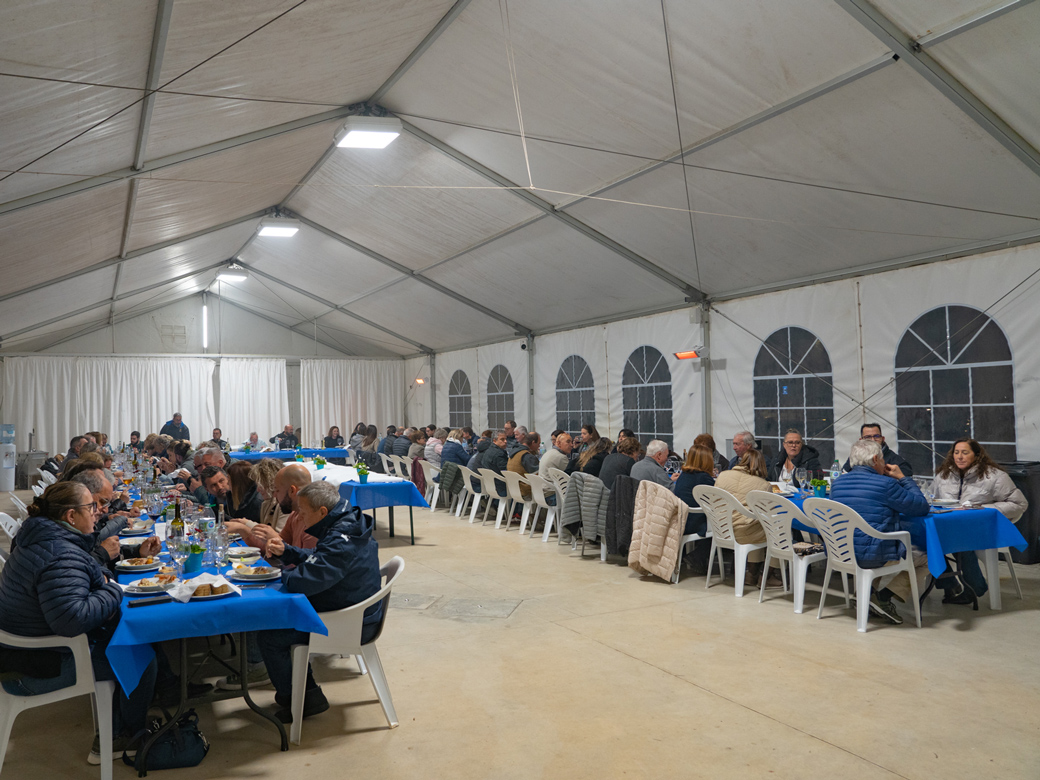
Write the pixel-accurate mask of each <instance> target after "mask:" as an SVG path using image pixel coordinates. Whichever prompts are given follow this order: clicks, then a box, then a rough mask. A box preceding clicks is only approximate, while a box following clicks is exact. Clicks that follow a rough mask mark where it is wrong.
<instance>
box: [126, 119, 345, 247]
mask: <svg viewBox="0 0 1040 780" xmlns="http://www.w3.org/2000/svg"><path fill="white" fill-rule="evenodd" d="M331 132H332V128H331V126H330V124H329V123H324V124H320V125H314V126H313V127H308V128H305V129H303V130H297V131H295V132H292V133H285V134H283V135H280V136H276V137H273V138H265V139H264V140H262V141H254V142H253V143H249V144H243V145H242V146H236V147H235V148H233V149H229V150H227V151H224V152H220V153H217V154H211V155H207V156H206V157H201V158H199V159H197V160H192V161H190V162H186V163H181V164H180V165H172V166H170V167H168V168H163V169H162V170H160V171H157V172H156V173H154V174H152V175H151V176H149V177H145V178H142V179H141V186H140V189H139V191H138V195H137V207H136V209H135V210H134V225H133V230H132V231H131V233H130V248H131V249H135V248H137V247H142V246H148V245H150V244H157V243H160V242H162V241H167V240H169V239H171V238H176V237H177V236H178V235H184V234H187V233H193V232H195V231H198V230H203V229H205V228H207V227H210V226H213V225H219V224H221V223H223V222H228V221H230V220H232V219H234V218H235V217H239V216H242V215H243V214H249V213H251V212H254V211H260V210H262V209H264V208H267V207H269V206H274V205H275V204H276V203H278V202H280V201H281V200H282V198H284V197H285V196H286V195H287V194H288V193H289V191H290V190H291V189H292V188H293V186H294V185H295V184H296V183H297V182H299V181H300V179H302V178H303V176H304V174H306V173H307V171H308V170H309V169H310V168H311V166H312V165H314V163H315V161H316V160H317V159H318V157H320V156H321V154H322V152H324V151H325V149H326V148H328V146H329V143H330V138H331Z"/></svg>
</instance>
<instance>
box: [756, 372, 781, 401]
mask: <svg viewBox="0 0 1040 780" xmlns="http://www.w3.org/2000/svg"><path fill="white" fill-rule="evenodd" d="M776 404H777V400H776V380H775V379H756V380H755V407H756V408H762V407H769V406H776Z"/></svg>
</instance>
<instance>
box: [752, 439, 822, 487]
mask: <svg viewBox="0 0 1040 780" xmlns="http://www.w3.org/2000/svg"><path fill="white" fill-rule="evenodd" d="M745 454H746V453H745ZM822 468H823V466H821V465H820V453H819V452H818V451H817V449H816V448H815V447H810V446H809V445H808V444H806V443H805V442H804V441H802V434H801V432H799V431H798V429H797V428H788V429H787V432H786V433H785V434H784V449H783V452H781V453H780V457H779V458H777V461H776V464H775V465H774V466H773V469H774V471H775V474H776V479H774V478H773V476H772V475H770V477H769V479H770V480H771V481H774V482H775V481H776V480H780V481H781V482H790V483H792V484H793V485H794V486H795V487H801V485H799V484H798V480H797V479H796V478H795V475H794V473H795V471H796V470H797V469H805V470H806V471H809V472H815V471H819V470H820V469H822Z"/></svg>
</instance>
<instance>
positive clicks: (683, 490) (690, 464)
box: [675, 436, 715, 536]
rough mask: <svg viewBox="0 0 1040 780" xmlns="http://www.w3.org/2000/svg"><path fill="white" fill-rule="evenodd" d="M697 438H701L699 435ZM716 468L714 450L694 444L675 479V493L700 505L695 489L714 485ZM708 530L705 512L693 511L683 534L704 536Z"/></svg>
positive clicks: (691, 502)
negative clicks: (713, 456)
mask: <svg viewBox="0 0 1040 780" xmlns="http://www.w3.org/2000/svg"><path fill="white" fill-rule="evenodd" d="M697 438H700V437H699V436H698V437H697ZM714 469H715V461H714V459H713V458H712V451H711V450H709V449H708V448H707V447H704V446H702V445H700V444H694V445H693V446H692V447H690V449H689V450H687V452H686V461H685V462H684V463H683V465H682V471H680V472H679V478H678V479H677V480H675V495H676V497H677V498H679V499H681V500H682V501H683V502H685V504H686V506H688V507H690V508H691V509H694V508H696V507H699V506H700V504H698V503H697V499H696V498H694V497H693V489H694V488H695V487H697V486H698V485H714V484H715V479H714V478H713V477H712V471H713V470H714ZM707 530H708V518H707V517H706V516H705V515H704V513H703V512H692V513H690V516H689V517H687V518H686V527H685V528H684V529H683V534H700V535H701V536H704V534H705V532H706V531H707Z"/></svg>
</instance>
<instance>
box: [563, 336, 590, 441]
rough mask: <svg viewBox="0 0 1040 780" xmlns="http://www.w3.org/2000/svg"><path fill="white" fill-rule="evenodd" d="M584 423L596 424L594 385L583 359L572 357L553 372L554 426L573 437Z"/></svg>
mask: <svg viewBox="0 0 1040 780" xmlns="http://www.w3.org/2000/svg"><path fill="white" fill-rule="evenodd" d="M587 424H591V425H595V424H596V386H595V383H594V381H593V379H592V369H590V368H589V364H588V363H586V362H585V359H584V358H582V357H581V356H580V355H571V356H570V357H568V358H564V361H563V363H562V364H560V370H559V371H558V372H557V373H556V427H557V428H560V429H561V430H564V431H567V433H569V434H571V435H572V436H574V435H577V434H578V433H580V432H581V426H583V425H587Z"/></svg>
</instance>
